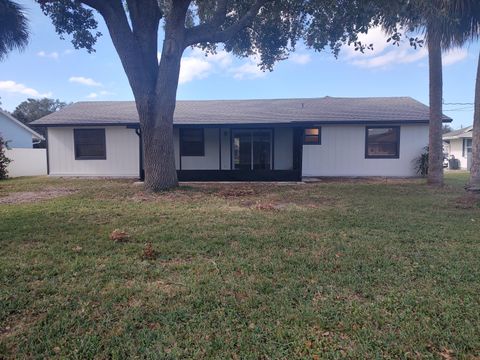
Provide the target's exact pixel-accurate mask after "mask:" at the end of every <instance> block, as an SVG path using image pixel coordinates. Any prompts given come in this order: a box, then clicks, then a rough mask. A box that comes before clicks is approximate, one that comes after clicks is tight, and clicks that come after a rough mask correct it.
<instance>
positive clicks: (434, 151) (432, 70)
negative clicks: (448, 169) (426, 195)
mask: <svg viewBox="0 0 480 360" xmlns="http://www.w3.org/2000/svg"><path fill="white" fill-rule="evenodd" d="M428 60H429V77H430V122H429V144H428V150H429V151H428V177H427V182H428V184H430V185H433V186H442V185H443V144H442V118H443V114H442V97H443V96H442V95H443V89H442V87H443V79H442V49H441V43H440V38H439V37H438V36H431V37H429V41H428Z"/></svg>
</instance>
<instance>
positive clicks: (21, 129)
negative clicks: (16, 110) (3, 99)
mask: <svg viewBox="0 0 480 360" xmlns="http://www.w3.org/2000/svg"><path fill="white" fill-rule="evenodd" d="M0 136H1V137H2V138H3V139H4V140H5V141H7V142H8V147H11V148H32V147H33V144H34V143H36V142H40V141H41V140H45V139H44V138H43V136H42V135H40V134H39V133H37V132H36V131H33V130H32V129H30V128H29V127H28V126H27V125H25V124H23V123H22V122H20V121H18V120H17V119H15V118H14V117H13V116H12V115H10V114H9V113H7V112H5V111H2V110H0Z"/></svg>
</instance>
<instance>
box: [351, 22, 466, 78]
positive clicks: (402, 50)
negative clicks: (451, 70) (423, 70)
mask: <svg viewBox="0 0 480 360" xmlns="http://www.w3.org/2000/svg"><path fill="white" fill-rule="evenodd" d="M387 38H388V36H387V35H386V34H385V33H384V32H383V31H382V29H381V28H379V27H376V28H372V29H370V30H369V32H368V33H367V34H362V35H360V36H359V40H360V41H361V42H362V43H363V44H365V45H370V44H372V45H373V50H365V53H363V54H362V53H361V52H359V51H355V49H354V46H353V45H351V46H347V47H344V48H343V49H342V50H343V54H344V56H345V59H346V61H348V62H350V63H351V64H353V65H356V66H358V67H363V68H370V69H373V68H383V69H386V68H390V67H391V66H393V65H398V64H409V63H415V62H418V61H421V60H423V59H426V58H428V50H427V49H426V47H422V48H417V49H414V48H413V47H411V46H410V43H409V42H408V41H406V40H404V41H402V42H401V43H400V45H399V46H396V45H392V44H391V43H387ZM467 57H468V51H467V50H466V49H454V50H452V51H449V52H446V53H444V54H443V65H444V66H448V65H452V64H455V63H457V62H460V61H462V60H464V59H466V58H467Z"/></svg>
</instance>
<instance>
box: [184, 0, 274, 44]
mask: <svg viewBox="0 0 480 360" xmlns="http://www.w3.org/2000/svg"><path fill="white" fill-rule="evenodd" d="M268 1H272V0H257V1H256V2H255V3H254V4H253V5H252V7H251V8H250V9H249V10H248V11H247V12H246V13H245V15H243V16H242V17H241V18H240V19H239V20H238V21H237V22H236V23H235V24H233V25H231V26H229V27H227V28H226V29H224V30H221V29H220V25H221V24H223V23H224V22H225V20H226V14H225V15H224V16H223V20H218V18H217V14H219V13H220V12H219V10H220V7H219V8H217V12H216V13H215V16H214V18H216V21H212V22H211V23H205V24H200V25H197V26H195V27H193V28H190V29H186V34H185V47H188V46H192V45H195V44H198V43H206V42H210V43H217V42H226V41H228V40H229V39H231V38H232V37H233V36H234V35H235V34H237V33H238V32H239V31H240V30H242V29H243V28H245V27H246V26H248V25H249V24H250V23H251V22H252V21H253V19H254V18H255V16H257V14H258V11H259V10H260V9H261V8H262V6H263V5H264V4H265V3H267V2H268ZM223 2H224V1H221V3H223ZM219 5H220V2H219ZM225 11H226V10H225ZM218 16H219V15H218ZM216 22H217V23H216ZM218 22H220V25H217V24H218Z"/></svg>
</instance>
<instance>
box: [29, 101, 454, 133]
mask: <svg viewBox="0 0 480 360" xmlns="http://www.w3.org/2000/svg"><path fill="white" fill-rule="evenodd" d="M428 118H429V110H428V106H426V105H424V104H422V103H421V102H419V101H416V100H414V99H412V98H410V97H378V98H334V97H328V96H327V97H324V98H309V99H271V100H206V101H177V106H176V109H175V115H174V124H175V125H195V124H205V125H217V124H227V125H228V124H232V125H234V124H267V123H268V124H270V123H279V124H288V123H298V122H319V123H321V122H332V123H345V122H346V123H349V122H428ZM444 121H451V119H450V118H449V117H447V116H444ZM136 123H138V115H137V112H136V108H135V103H134V102H133V101H94V102H78V103H75V104H72V105H70V106H67V107H65V108H63V109H62V110H60V111H57V112H55V113H52V114H50V115H47V116H45V117H43V118H41V119H39V120H36V121H34V122H33V123H32V124H33V125H49V126H68V125H95V124H102V125H104V124H105V125H106V124H112V125H114V124H115V125H119V124H120V125H122V124H136Z"/></svg>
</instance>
